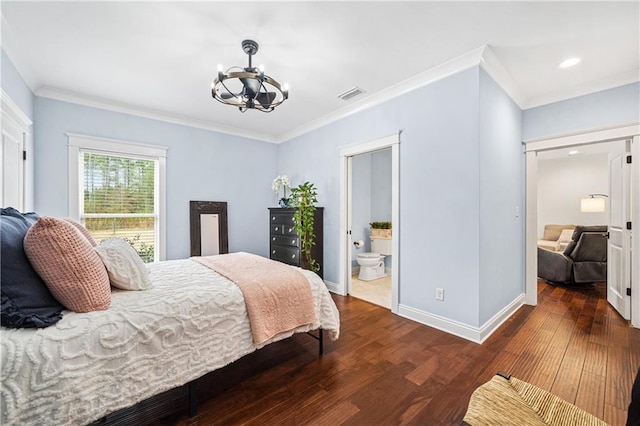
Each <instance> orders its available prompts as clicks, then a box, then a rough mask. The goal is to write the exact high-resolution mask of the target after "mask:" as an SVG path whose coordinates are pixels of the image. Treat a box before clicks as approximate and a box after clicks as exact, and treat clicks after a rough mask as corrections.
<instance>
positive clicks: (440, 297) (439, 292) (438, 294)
mask: <svg viewBox="0 0 640 426" xmlns="http://www.w3.org/2000/svg"><path fill="white" fill-rule="evenodd" d="M436 300H444V289H443V288H436Z"/></svg>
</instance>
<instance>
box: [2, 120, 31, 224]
mask: <svg viewBox="0 0 640 426" xmlns="http://www.w3.org/2000/svg"><path fill="white" fill-rule="evenodd" d="M24 137H25V135H24V132H23V131H22V129H20V127H19V126H17V125H16V124H15V123H14V122H13V121H12V120H11V119H10V118H9V117H7V116H6V115H5V114H4V113H3V114H2V147H0V148H1V149H0V167H2V170H0V192H1V193H0V205H1V207H14V208H16V209H18V210H20V211H22V210H23V209H24V172H23V163H24V160H23V154H22V151H23V149H24Z"/></svg>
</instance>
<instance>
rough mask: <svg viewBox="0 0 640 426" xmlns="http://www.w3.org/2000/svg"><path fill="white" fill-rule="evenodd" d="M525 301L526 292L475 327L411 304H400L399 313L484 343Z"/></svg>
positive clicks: (464, 337) (430, 325)
mask: <svg viewBox="0 0 640 426" xmlns="http://www.w3.org/2000/svg"><path fill="white" fill-rule="evenodd" d="M523 303H524V294H520V295H519V296H518V297H516V298H515V299H514V300H513V301H512V302H511V303H509V304H508V305H507V306H505V307H504V308H502V309H501V310H500V312H498V313H497V314H495V315H494V316H493V317H492V318H491V319H489V321H487V322H486V323H484V325H483V326H482V327H474V326H470V325H467V324H463V323H461V322H458V321H454V320H451V319H449V318H445V317H441V316H439V315H435V314H431V313H429V312H425V311H422V310H420V309H416V308H412V307H411V306H406V305H402V304H401V305H399V306H398V315H400V316H402V317H405V318H408V319H410V320H413V321H417V322H419V323H422V324H425V325H428V326H429V327H433V328H437V329H438V330H442V331H444V332H447V333H449V334H453V335H455V336H458V337H462V338H463V339H467V340H470V341H472V342H475V343H482V342H484V341H485V340H487V338H488V337H489V336H491V334H492V333H493V332H494V331H496V329H497V328H498V327H500V325H501V324H502V323H503V322H505V321H506V320H507V319H508V318H509V317H510V316H511V315H513V314H514V313H515V312H516V311H517V310H518V309H520V307H521V306H522V305H523Z"/></svg>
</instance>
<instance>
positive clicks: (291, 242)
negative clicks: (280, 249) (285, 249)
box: [271, 235, 300, 247]
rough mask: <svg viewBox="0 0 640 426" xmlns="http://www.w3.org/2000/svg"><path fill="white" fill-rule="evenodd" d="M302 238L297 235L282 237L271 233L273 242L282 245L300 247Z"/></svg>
mask: <svg viewBox="0 0 640 426" xmlns="http://www.w3.org/2000/svg"><path fill="white" fill-rule="evenodd" d="M299 243H300V240H299V239H298V237H297V236H295V237H280V236H276V235H271V244H272V245H273V244H277V245H280V246H291V247H298V245H299Z"/></svg>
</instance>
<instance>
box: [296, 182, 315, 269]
mask: <svg viewBox="0 0 640 426" xmlns="http://www.w3.org/2000/svg"><path fill="white" fill-rule="evenodd" d="M291 202H292V207H293V208H295V209H296V211H295V212H294V213H293V226H294V228H295V230H296V232H297V233H298V235H300V247H301V249H302V253H303V255H304V257H305V259H306V260H307V263H308V264H309V269H310V270H311V271H313V272H318V271H319V270H320V264H319V263H318V262H317V261H316V260H315V259H314V258H313V257H311V249H312V248H313V246H315V245H316V243H315V238H316V234H314V233H313V225H314V217H315V211H316V203H317V202H318V191H317V190H316V187H315V185H314V184H312V183H310V182H305V183H302V184H300V185H298V186H297V187H295V188H291Z"/></svg>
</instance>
